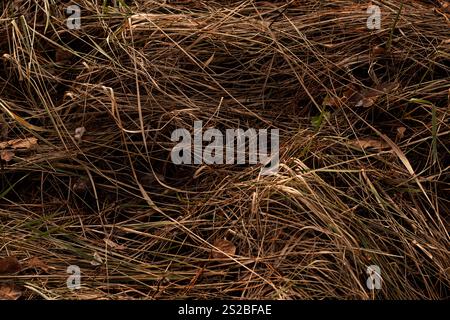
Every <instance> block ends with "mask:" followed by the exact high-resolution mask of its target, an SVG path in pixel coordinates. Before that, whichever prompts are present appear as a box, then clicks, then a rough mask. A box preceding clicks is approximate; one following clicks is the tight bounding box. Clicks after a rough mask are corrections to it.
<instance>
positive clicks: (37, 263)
mask: <svg viewBox="0 0 450 320" xmlns="http://www.w3.org/2000/svg"><path fill="white" fill-rule="evenodd" d="M26 265H27V267H29V268H36V269H41V270H42V271H44V272H45V273H49V272H50V269H52V268H51V267H49V266H48V265H47V264H46V263H45V262H43V261H42V260H41V259H39V258H38V257H33V258H31V259H29V260H27V261H26Z"/></svg>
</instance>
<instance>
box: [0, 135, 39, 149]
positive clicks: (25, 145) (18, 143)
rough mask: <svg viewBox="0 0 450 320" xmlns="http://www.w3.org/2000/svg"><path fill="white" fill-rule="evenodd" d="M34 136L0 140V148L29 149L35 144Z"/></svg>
mask: <svg viewBox="0 0 450 320" xmlns="http://www.w3.org/2000/svg"><path fill="white" fill-rule="evenodd" d="M37 141H38V140H37V139H36V138H35V137H32V138H25V139H13V140H9V141H5V142H0V149H5V148H13V149H30V148H32V147H33V146H35V145H36V144H37Z"/></svg>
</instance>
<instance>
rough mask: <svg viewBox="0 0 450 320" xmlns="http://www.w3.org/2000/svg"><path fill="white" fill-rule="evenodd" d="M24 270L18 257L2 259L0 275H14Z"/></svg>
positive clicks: (0, 260) (0, 261)
mask: <svg viewBox="0 0 450 320" xmlns="http://www.w3.org/2000/svg"><path fill="white" fill-rule="evenodd" d="M21 269H22V267H21V265H20V262H19V260H17V258H16V257H6V258H2V259H0V275H1V274H12V273H16V272H19V271H20V270H21Z"/></svg>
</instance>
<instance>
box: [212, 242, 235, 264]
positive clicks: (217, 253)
mask: <svg viewBox="0 0 450 320" xmlns="http://www.w3.org/2000/svg"><path fill="white" fill-rule="evenodd" d="M213 245H214V247H216V248H217V249H219V250H215V249H213V251H212V257H213V259H226V258H228V256H233V255H234V254H235V253H236V246H235V245H234V244H233V243H232V242H231V241H228V240H226V239H217V240H216V241H214V244H213ZM227 255H228V256H227Z"/></svg>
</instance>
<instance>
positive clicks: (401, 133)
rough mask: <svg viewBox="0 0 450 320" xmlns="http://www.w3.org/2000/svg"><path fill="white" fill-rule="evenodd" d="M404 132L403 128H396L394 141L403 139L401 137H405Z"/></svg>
mask: <svg viewBox="0 0 450 320" xmlns="http://www.w3.org/2000/svg"><path fill="white" fill-rule="evenodd" d="M405 131H406V128H405V127H398V128H397V136H396V140H400V139H403V137H404V135H405Z"/></svg>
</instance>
